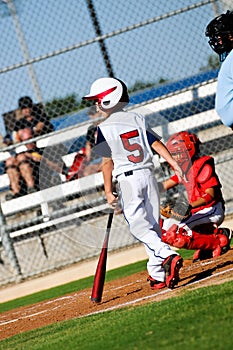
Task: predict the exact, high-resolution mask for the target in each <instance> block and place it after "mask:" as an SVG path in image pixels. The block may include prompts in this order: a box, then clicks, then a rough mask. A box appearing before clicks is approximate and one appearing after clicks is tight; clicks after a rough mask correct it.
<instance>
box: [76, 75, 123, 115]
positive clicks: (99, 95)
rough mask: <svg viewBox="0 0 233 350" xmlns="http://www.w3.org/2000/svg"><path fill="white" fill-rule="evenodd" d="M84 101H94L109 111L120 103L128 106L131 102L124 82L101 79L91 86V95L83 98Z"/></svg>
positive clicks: (114, 79)
mask: <svg viewBox="0 0 233 350" xmlns="http://www.w3.org/2000/svg"><path fill="white" fill-rule="evenodd" d="M83 99H84V100H94V101H96V102H97V103H98V105H100V106H101V107H102V109H105V110H108V109H111V108H113V107H115V106H116V105H117V104H118V103H119V102H121V103H123V104H124V105H126V104H127V103H128V102H129V95H128V91H127V87H126V85H125V83H124V82H123V81H121V80H120V79H117V78H100V79H97V80H95V81H94V83H93V84H92V85H91V90H90V93H89V94H88V95H86V96H84V97H83Z"/></svg>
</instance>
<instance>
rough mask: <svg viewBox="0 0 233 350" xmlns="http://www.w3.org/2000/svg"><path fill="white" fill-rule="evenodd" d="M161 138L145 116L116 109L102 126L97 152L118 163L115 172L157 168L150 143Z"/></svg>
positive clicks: (99, 129) (114, 173) (116, 174)
mask: <svg viewBox="0 0 233 350" xmlns="http://www.w3.org/2000/svg"><path fill="white" fill-rule="evenodd" d="M157 140H160V137H159V136H158V135H157V134H156V133H155V132H154V131H153V130H152V129H150V128H149V126H148V125H147V123H146V119H145V117H144V116H142V115H140V114H137V113H135V112H124V111H120V112H116V113H113V114H111V115H110V117H108V118H107V119H106V120H105V121H104V122H102V123H101V124H100V125H99V127H98V136H97V144H96V153H98V154H99V155H100V156H102V157H110V158H112V159H113V162H114V172H113V175H114V176H115V177H117V176H118V175H120V174H122V173H124V172H127V171H131V170H139V169H146V168H153V162H152V156H153V153H152V150H151V147H150V145H151V144H152V143H153V142H154V141H157Z"/></svg>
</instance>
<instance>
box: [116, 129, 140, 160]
mask: <svg viewBox="0 0 233 350" xmlns="http://www.w3.org/2000/svg"><path fill="white" fill-rule="evenodd" d="M138 135H139V133H138V130H132V131H128V132H126V133H124V134H121V135H120V138H121V141H122V143H123V146H124V149H126V150H127V151H129V152H134V151H138V153H139V154H138V155H137V156H136V155H135V154H131V155H129V156H128V157H127V158H128V160H129V161H130V162H132V163H140V162H142V161H143V158H144V152H143V149H142V147H141V146H140V145H139V144H138V143H135V142H134V143H130V139H132V138H133V137H137V136H138Z"/></svg>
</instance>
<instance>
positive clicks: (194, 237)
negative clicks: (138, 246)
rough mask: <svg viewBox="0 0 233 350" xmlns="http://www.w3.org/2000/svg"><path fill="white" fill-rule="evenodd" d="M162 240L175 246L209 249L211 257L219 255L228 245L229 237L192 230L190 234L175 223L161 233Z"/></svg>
mask: <svg viewBox="0 0 233 350" xmlns="http://www.w3.org/2000/svg"><path fill="white" fill-rule="evenodd" d="M162 241H163V242H165V243H168V244H169V245H171V246H173V247H176V248H185V249H198V250H199V249H201V250H210V251H211V252H212V256H213V257H217V256H220V255H221V254H222V250H224V249H225V248H226V247H228V246H229V238H228V237H227V235H225V234H223V233H218V234H216V233H213V234H209V235H205V234H201V233H198V232H195V231H193V230H192V231H191V234H190V232H188V231H186V230H185V229H184V228H180V229H178V226H177V225H172V226H171V227H170V229H169V230H168V231H166V232H163V233H162Z"/></svg>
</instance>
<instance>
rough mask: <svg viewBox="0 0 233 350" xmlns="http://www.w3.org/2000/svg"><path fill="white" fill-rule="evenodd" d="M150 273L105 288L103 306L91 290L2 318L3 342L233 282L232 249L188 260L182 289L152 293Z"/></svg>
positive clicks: (183, 272) (0, 336) (183, 269)
mask: <svg viewBox="0 0 233 350" xmlns="http://www.w3.org/2000/svg"><path fill="white" fill-rule="evenodd" d="M146 280H147V272H146V271H144V272H140V273H137V274H134V275H131V276H129V277H125V278H122V279H118V280H115V281H112V282H108V283H106V284H105V287H104V292H103V298H102V302H101V303H99V304H97V303H93V302H92V301H91V300H90V295H91V289H85V290H82V291H79V292H77V293H72V294H67V295H64V296H62V297H59V298H56V299H52V300H49V301H45V302H40V303H37V304H34V305H31V306H27V307H21V308H18V309H14V310H11V311H8V312H4V313H2V314H0V339H4V338H8V337H10V336H13V335H15V334H18V333H21V332H25V331H28V330H32V329H36V328H39V327H43V326H46V325H49V324H53V323H55V322H60V321H64V320H69V319H73V318H76V317H82V316H86V315H91V314H95V313H99V312H104V311H108V310H113V309H118V308H123V307H127V306H136V305H139V304H143V303H148V302H156V301H160V300H164V299H167V298H171V297H174V296H178V295H181V294H182V293H183V292H184V291H187V290H192V289H196V288H200V287H204V286H208V285H214V284H221V283H223V282H225V281H230V280H233V249H232V248H231V250H229V251H228V252H227V253H226V254H224V255H222V256H221V257H218V258H215V259H209V260H205V261H202V262H196V263H192V260H185V261H184V265H183V267H182V269H181V270H180V282H179V285H178V286H177V287H176V288H175V289H173V290H170V289H168V288H163V289H160V290H158V291H155V290H151V289H150V286H149V283H148V282H147V281H146Z"/></svg>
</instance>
